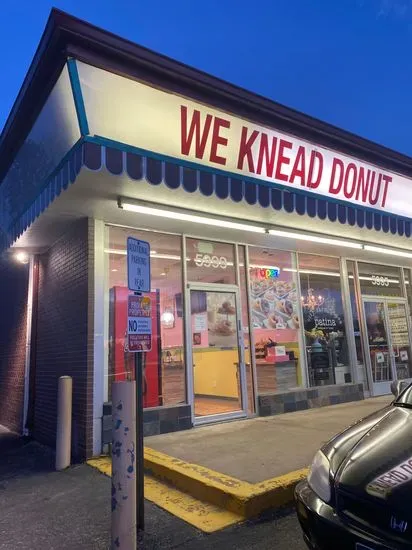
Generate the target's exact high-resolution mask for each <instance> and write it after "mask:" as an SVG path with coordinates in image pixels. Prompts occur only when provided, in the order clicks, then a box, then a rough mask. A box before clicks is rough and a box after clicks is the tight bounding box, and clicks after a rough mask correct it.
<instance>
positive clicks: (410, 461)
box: [324, 406, 412, 504]
mask: <svg viewBox="0 0 412 550" xmlns="http://www.w3.org/2000/svg"><path fill="white" fill-rule="evenodd" d="M324 452H325V454H326V455H327V456H328V458H329V460H330V462H331V469H332V473H333V474H334V476H335V487H336V488H337V489H338V490H344V491H348V492H350V493H357V494H359V496H363V497H366V496H368V497H369V498H370V497H373V498H377V499H379V500H383V501H387V502H388V503H389V504H391V503H393V504H395V502H398V503H399V501H400V500H401V501H403V502H404V500H403V499H404V498H406V499H407V500H408V501H409V502H410V503H411V504H412V410H411V409H406V408H401V407H398V406H390V407H386V408H385V409H383V410H381V411H378V412H377V413H375V414H373V415H371V416H369V417H368V418H366V419H364V420H363V421H361V422H359V423H357V424H355V425H354V426H352V427H351V428H349V429H348V430H346V431H345V432H343V433H342V434H340V435H339V436H337V437H336V438H335V439H334V440H332V441H331V442H330V443H329V444H328V445H327V446H326V447H325V449H324ZM399 499H400V500H399Z"/></svg>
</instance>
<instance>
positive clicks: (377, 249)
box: [364, 244, 412, 258]
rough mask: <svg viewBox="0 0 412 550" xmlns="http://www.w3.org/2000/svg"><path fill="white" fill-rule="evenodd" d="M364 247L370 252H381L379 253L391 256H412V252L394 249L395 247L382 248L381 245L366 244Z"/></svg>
mask: <svg viewBox="0 0 412 550" xmlns="http://www.w3.org/2000/svg"><path fill="white" fill-rule="evenodd" d="M364 249H365V250H368V251H370V252H379V254H388V255H389V256H401V257H402V258H412V252H404V251H403V250H394V249H393V248H382V247H380V246H372V245H369V244H365V245H364Z"/></svg>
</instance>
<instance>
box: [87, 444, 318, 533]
mask: <svg viewBox="0 0 412 550" xmlns="http://www.w3.org/2000/svg"><path fill="white" fill-rule="evenodd" d="M88 464H89V465H90V466H93V467H95V468H97V469H98V470H100V471H101V472H103V473H104V474H106V475H108V476H110V475H111V461H110V458H108V457H100V458H94V459H91V460H89V461H88ZM144 467H145V471H146V473H149V474H151V476H152V477H147V476H146V477H145V488H146V485H147V484H151V485H150V486H152V487H153V486H154V485H153V483H154V481H153V483H152V481H150V480H153V478H154V479H157V480H161V481H163V482H165V483H166V485H167V487H166V488H164V490H163V489H162V490H161V489H160V485H156V487H157V489H156V494H157V495H159V494H160V493H161V494H162V497H161V499H160V500H159V499H157V500H153V502H156V504H158V505H159V506H161V507H163V508H165V509H168V508H166V506H165V505H164V503H165V502H166V501H167V499H165V495H166V494H167V492H168V491H172V490H177V491H178V492H179V494H181V492H183V493H185V494H186V495H190V497H192V498H194V499H195V500H196V502H197V503H198V502H199V501H200V502H202V503H209V504H211V505H213V506H215V507H218V508H220V509H221V510H222V509H223V510H227V511H228V512H230V513H231V514H233V515H234V516H233V517H231V516H228V517H227V518H226V520H227V521H228V522H229V523H230V522H231V523H234V522H236V521H239V519H238V518H239V517H241V518H251V517H254V516H257V515H259V514H260V513H261V512H263V511H265V510H268V509H269V508H280V507H281V506H284V505H286V504H290V503H291V502H292V501H293V492H294V489H295V486H296V485H297V483H299V481H301V480H302V479H304V478H305V477H306V476H307V474H308V469H307V468H303V469H301V470H297V471H295V472H290V473H288V474H285V475H282V476H279V477H275V478H273V479H268V480H266V481H262V482H260V483H254V484H253V483H248V482H246V481H241V480H239V479H236V478H233V477H230V476H228V475H225V474H222V473H220V472H216V471H214V470H210V469H209V468H206V467H204V466H200V465H198V464H191V463H189V462H185V461H184V460H180V459H178V458H175V457H172V456H169V455H166V454H164V453H161V452H159V451H155V450H154V449H150V448H148V447H145V449H144ZM171 486H172V487H171ZM149 494H150V492H149V493H147V498H148V499H149V500H151V499H150V497H149ZM171 498H172V497H171ZM179 498H182V497H179ZM176 502H177V501H176ZM188 506H189V508H190V505H188ZM196 506H198V504H197V505H196ZM196 506H195V508H196ZM174 508H175V509H176V505H175V506H174ZM183 508H184V506H183ZM169 511H171V513H175V515H178V516H179V517H181V518H182V519H185V517H184V515H185V514H184V513H183V512H182V510H180V512H179V513H176V510H175V512H173V510H169ZM186 516H187V514H186ZM226 520H225V519H222V522H223V523H224V521H226ZM186 521H189V520H186ZM189 523H192V524H195V523H194V522H193V518H192V521H189ZM212 523H213V522H212ZM199 528H200V529H202V527H199Z"/></svg>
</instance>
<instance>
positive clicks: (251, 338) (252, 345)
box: [245, 246, 259, 414]
mask: <svg viewBox="0 0 412 550" xmlns="http://www.w3.org/2000/svg"><path fill="white" fill-rule="evenodd" d="M245 264H246V265H245V275H246V277H245V279H246V295H247V308H248V317H249V345H250V364H251V369H252V381H253V397H254V402H255V414H258V413H259V397H258V386H257V372H256V354H255V349H256V347H255V346H256V342H255V333H254V330H253V322H252V318H253V316H252V301H251V297H250V269H249V247H248V246H245Z"/></svg>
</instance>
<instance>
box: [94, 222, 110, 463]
mask: <svg viewBox="0 0 412 550" xmlns="http://www.w3.org/2000/svg"><path fill="white" fill-rule="evenodd" d="M92 227H93V229H94V230H93V243H91V244H90V243H89V246H90V249H89V250H90V252H92V253H93V256H92V262H93V263H92V265H90V263H89V270H91V271H92V273H89V285H90V280H92V281H93V288H92V289H90V290H91V292H92V295H93V297H94V300H93V301H92V303H89V308H90V307H92V308H93V455H94V456H96V455H99V454H100V453H101V452H102V422H103V403H104V402H105V401H107V398H108V376H107V375H108V357H107V353H106V350H105V342H107V341H108V339H107V334H106V333H107V330H108V324H109V323H108V322H106V321H108V307H107V303H106V302H107V296H106V293H105V277H106V273H107V270H106V266H105V254H104V240H105V233H104V232H105V226H104V222H103V221H101V220H93V222H92ZM89 238H90V236H89Z"/></svg>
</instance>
